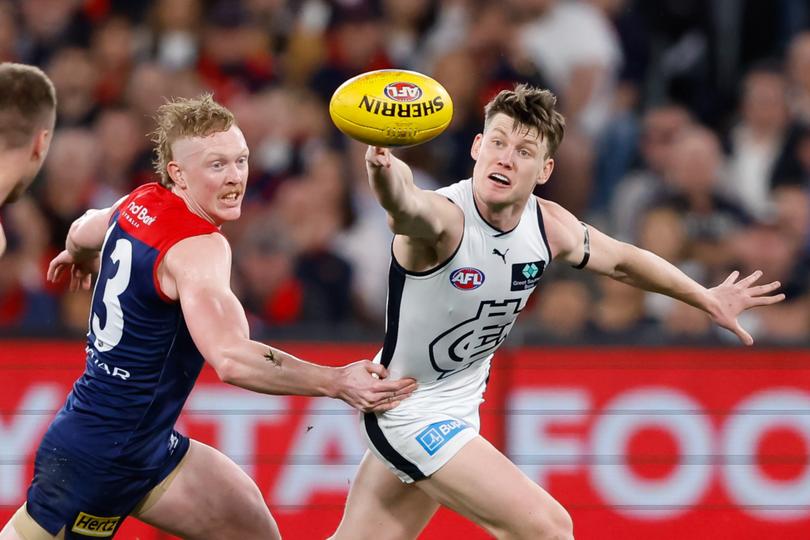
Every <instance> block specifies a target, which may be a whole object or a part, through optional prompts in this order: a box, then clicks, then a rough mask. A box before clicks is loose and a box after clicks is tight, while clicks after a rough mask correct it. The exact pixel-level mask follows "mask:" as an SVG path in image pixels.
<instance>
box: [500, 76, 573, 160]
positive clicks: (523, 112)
mask: <svg viewBox="0 0 810 540" xmlns="http://www.w3.org/2000/svg"><path fill="white" fill-rule="evenodd" d="M556 105H557V96H555V95H554V94H553V93H552V92H550V91H549V90H543V89H541V88H536V87H534V86H529V85H528V84H519V85H517V86H516V87H515V89H514V90H501V92H500V93H499V94H498V95H497V96H495V97H494V98H493V99H492V100H491V101H490V102H489V103H487V105H486V107H484V129H485V130H486V129H487V127H488V126H489V123H490V121H491V120H492V118H493V117H494V116H495V115H496V114H498V113H503V114H505V115H506V116H508V117H510V118H512V120H514V121H515V124H514V127H515V129H517V128H520V127H524V128H527V129H531V128H534V129H536V130H537V132H538V133H539V134H540V136H541V137H542V139H543V140H544V141H546V148H548V156H547V157H551V156H553V155H554V152H556V151H557V148H558V147H559V146H560V143H561V142H562V139H563V136H564V135H565V118H563V115H562V114H560V113H559V112H558V111H557V110H556V109H555V108H554V107H555V106H556Z"/></svg>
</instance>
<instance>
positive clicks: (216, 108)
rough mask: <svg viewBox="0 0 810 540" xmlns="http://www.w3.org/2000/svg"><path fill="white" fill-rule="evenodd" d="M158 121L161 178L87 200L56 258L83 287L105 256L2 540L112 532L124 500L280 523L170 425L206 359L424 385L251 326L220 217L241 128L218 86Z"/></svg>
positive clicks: (159, 520) (188, 530) (148, 507)
mask: <svg viewBox="0 0 810 540" xmlns="http://www.w3.org/2000/svg"><path fill="white" fill-rule="evenodd" d="M157 120H158V128H157V130H156V132H155V142H156V143H157V153H158V166H159V172H160V174H161V182H160V183H159V184H148V185H145V186H142V187H140V188H138V189H136V190H135V191H133V192H132V193H130V194H129V195H128V196H127V197H125V198H123V199H122V200H121V201H119V202H118V203H117V204H116V205H114V206H113V207H111V208H108V209H105V210H91V211H88V212H87V213H86V214H85V215H84V216H83V217H81V218H80V219H78V220H77V221H76V222H75V223H74V224H73V226H72V227H71V229H70V232H69V234H68V237H67V246H66V249H65V250H64V251H63V252H62V253H61V254H59V255H58V256H57V257H56V258H55V259H54V260H53V261H52V262H51V266H50V268H49V269H48V278H49V279H51V280H55V279H57V278H58V277H59V276H60V274H62V273H69V274H70V279H71V287H72V288H74V289H75V288H77V287H86V288H88V287H89V286H90V274H91V272H92V271H94V270H95V268H96V266H97V265H98V263H99V262H100V269H99V271H98V280H97V282H96V288H95V291H94V294H93V301H92V306H91V308H92V312H91V315H90V325H89V326H90V328H89V332H88V339H87V361H86V368H85V372H84V374H83V375H82V376H81V377H80V378H79V380H77V381H76V383H75V384H74V386H73V390H72V392H71V393H70V395H69V396H68V398H67V401H66V403H65V405H64V407H63V408H62V409H61V410H60V411H59V413H58V414H57V416H56V418H55V419H54V421H53V423H52V424H51V426H50V428H49V429H48V431H47V432H46V434H45V436H44V438H43V440H42V443H41V445H40V447H39V450H38V451H37V455H36V461H35V469H34V479H33V481H32V483H31V487H30V488H29V491H28V498H27V502H26V504H25V505H23V507H21V508H20V509H19V510H18V511H17V513H16V514H15V516H14V517H13V518H12V520H11V521H10V524H9V525H7V526H6V528H5V529H4V530H3V532H2V533H0V539H2V540H12V539H13V540H40V539H51V538H91V537H92V538H99V537H111V536H113V535H114V534H115V532H116V531H117V530H118V527H119V526H120V525H121V522H122V521H123V519H124V518H125V517H126V516H128V515H132V516H135V517H137V518H138V519H140V520H142V521H145V522H147V523H150V524H152V525H154V526H155V527H158V528H160V529H162V530H165V531H167V532H169V533H172V534H175V535H178V536H181V537H183V538H200V539H203V538H205V539H213V538H216V539H229V538H233V539H240V540H246V539H254V538H255V539H260V538H261V539H270V538H279V537H280V536H279V532H278V528H277V526H276V524H275V521H274V520H273V517H272V516H271V514H270V511H269V510H268V509H267V506H266V505H265V503H264V500H263V497H262V495H261V493H260V492H259V489H258V488H257V486H256V485H255V483H254V482H253V481H252V480H251V478H250V477H248V476H247V474H246V473H244V472H243V471H242V470H241V469H240V468H239V467H238V466H237V465H236V464H235V463H234V462H232V461H231V460H230V459H228V458H227V457H226V456H225V455H224V454H222V453H220V452H219V451H218V450H215V449H214V448H211V447H209V446H206V445H204V444H201V443H199V442H196V441H193V440H189V439H188V438H186V437H184V436H183V435H181V434H180V433H178V432H176V431H175V430H174V424H175V421H176V420H177V417H178V415H179V414H180V410H181V408H182V407H183V404H184V402H185V400H186V398H187V397H188V395H189V393H190V391H191V389H192V387H193V386H194V382H195V380H196V379H197V375H198V374H199V372H200V369H201V368H202V365H203V362H204V361H207V362H208V363H210V364H211V365H212V366H213V367H214V369H215V370H216V372H217V374H218V375H219V377H220V379H221V380H222V381H224V382H227V383H230V384H234V385H236V386H241V387H243V388H247V389H250V390H254V391H257V392H264V393H268V394H301V395H311V396H315V395H326V396H331V397H334V398H339V399H342V400H343V401H345V402H346V403H348V404H350V405H352V406H353V407H356V408H358V409H361V410H364V411H385V410H388V409H390V408H392V407H394V406H396V405H397V404H398V402H399V400H401V399H402V398H404V397H406V396H407V395H409V394H410V393H411V392H412V390H413V389H414V384H413V381H412V380H410V379H404V380H398V381H392V380H386V376H387V372H386V370H385V368H383V367H382V366H379V365H375V364H372V363H371V362H368V361H362V362H356V363H354V364H350V365H348V366H345V367H341V368H328V367H323V366H318V365H315V364H311V363H308V362H305V361H302V360H299V359H297V358H295V357H293V356H291V355H289V354H287V353H285V352H283V351H280V350H278V349H274V348H272V347H268V346H267V345H264V344H262V343H259V342H256V341H252V340H251V339H250V338H249V335H248V325H247V321H246V318H245V313H244V310H243V308H242V306H241V305H240V303H239V301H238V300H237V298H236V297H235V296H234V294H233V292H232V291H231V289H230V285H229V283H230V266H231V251H230V248H229V246H228V242H227V241H226V240H225V238H224V237H223V236H222V234H220V232H219V226H220V225H221V224H222V223H224V222H227V221H233V220H235V219H237V218H239V215H240V212H241V209H240V206H241V201H242V196H243V194H244V192H245V182H246V180H247V176H248V147H247V145H246V143H245V139H244V136H243V135H242V132H241V131H240V130H239V128H238V127H237V126H236V125H235V124H234V119H233V116H232V115H231V113H230V112H229V111H228V110H227V109H225V108H224V107H222V106H221V105H219V104H217V103H216V102H215V101H214V100H213V99H212V98H211V97H210V96H203V97H202V98H199V99H192V100H177V101H174V102H171V103H167V104H165V105H163V106H162V107H161V108H160V109H159V110H158V116H157ZM373 375H376V376H377V377H379V379H378V378H377V377H374V376H373Z"/></svg>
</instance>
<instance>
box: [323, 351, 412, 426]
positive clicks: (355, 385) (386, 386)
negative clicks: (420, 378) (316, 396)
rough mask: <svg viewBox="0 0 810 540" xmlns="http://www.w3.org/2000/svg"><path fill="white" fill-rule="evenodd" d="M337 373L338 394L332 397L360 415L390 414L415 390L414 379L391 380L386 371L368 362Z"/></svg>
mask: <svg viewBox="0 0 810 540" xmlns="http://www.w3.org/2000/svg"><path fill="white" fill-rule="evenodd" d="M337 369H338V371H339V376H338V377H337V380H336V382H337V391H336V392H335V393H334V395H333V396H332V397H336V398H338V399H342V400H343V401H345V402H346V403H348V404H349V405H351V406H352V407H354V408H355V409H359V410H360V411H362V412H375V413H382V412H385V411H389V410H391V409H393V408H394V407H396V406H397V405H399V403H400V402H401V401H402V400H403V399H405V398H407V397H408V396H410V395H411V393H413V391H414V390H416V381H415V380H414V379H411V378H403V379H390V378H388V370H387V369H385V367H383V366H381V365H380V364H375V363H373V362H370V361H368V360H360V361H359V362H354V363H352V364H349V365H347V366H343V367H340V368H337Z"/></svg>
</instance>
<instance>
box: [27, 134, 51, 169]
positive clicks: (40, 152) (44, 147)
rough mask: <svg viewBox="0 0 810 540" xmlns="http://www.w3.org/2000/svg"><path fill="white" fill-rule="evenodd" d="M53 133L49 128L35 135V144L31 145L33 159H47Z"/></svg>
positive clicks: (40, 161)
mask: <svg viewBox="0 0 810 540" xmlns="http://www.w3.org/2000/svg"><path fill="white" fill-rule="evenodd" d="M51 134H52V131H51V130H49V129H43V130H40V131H38V132H37V134H36V135H35V136H34V144H33V146H32V147H31V159H32V160H33V161H36V162H37V163H42V162H43V161H45V156H47V155H48V149H49V148H50V147H51Z"/></svg>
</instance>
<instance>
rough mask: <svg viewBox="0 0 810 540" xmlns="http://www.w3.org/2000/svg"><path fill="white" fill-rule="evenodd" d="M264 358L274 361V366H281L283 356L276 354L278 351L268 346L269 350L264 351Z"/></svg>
mask: <svg viewBox="0 0 810 540" xmlns="http://www.w3.org/2000/svg"><path fill="white" fill-rule="evenodd" d="M264 359H265V360H267V361H268V362H273V365H274V366H277V367H281V358H279V357H278V356H276V353H274V352H273V349H271V348H270V347H267V352H266V353H264Z"/></svg>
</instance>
